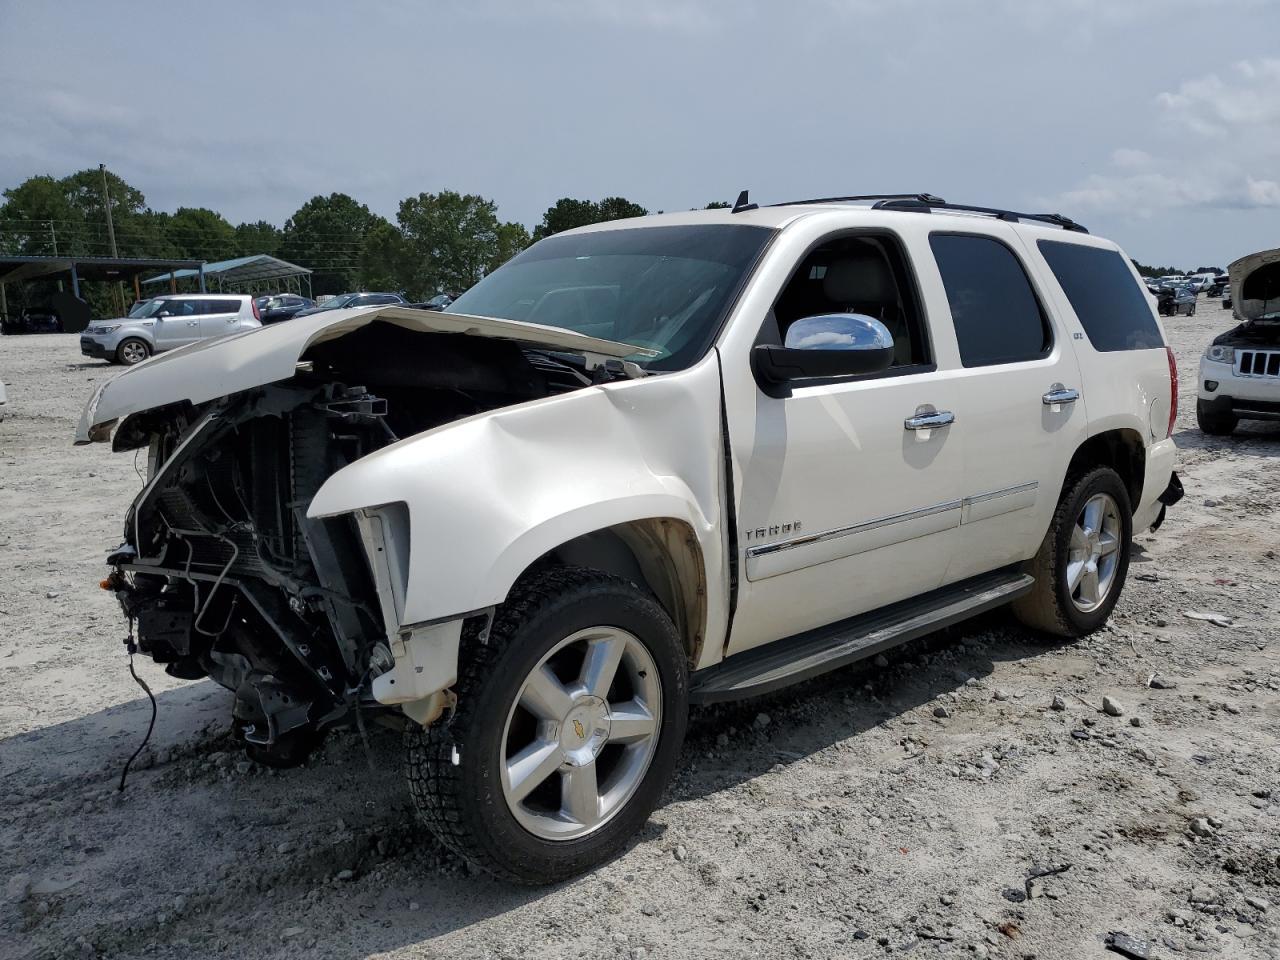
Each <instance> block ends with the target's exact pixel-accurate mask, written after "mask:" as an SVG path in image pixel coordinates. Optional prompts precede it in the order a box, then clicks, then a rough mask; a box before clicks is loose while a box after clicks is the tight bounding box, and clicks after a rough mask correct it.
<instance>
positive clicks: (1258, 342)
mask: <svg viewBox="0 0 1280 960" xmlns="http://www.w3.org/2000/svg"><path fill="white" fill-rule="evenodd" d="M1230 276H1231V289H1232V290H1234V291H1238V292H1237V293H1236V296H1235V299H1234V300H1233V301H1232V310H1233V311H1234V313H1235V315H1236V317H1237V318H1238V319H1239V320H1240V321H1241V322H1240V324H1239V325H1238V326H1236V327H1233V328H1232V329H1230V330H1228V331H1227V332H1226V333H1223V334H1220V335H1219V336H1218V337H1216V338H1215V339H1214V341H1213V343H1211V344H1209V347H1208V349H1206V350H1205V352H1204V356H1202V357H1201V358H1200V379H1199V384H1198V386H1199V389H1198V391H1197V396H1196V419H1197V421H1198V422H1199V424H1200V429H1201V430H1203V431H1204V432H1205V433H1208V434H1211V435H1215V436H1225V435H1226V434H1229V433H1231V431H1233V430H1234V429H1235V428H1236V425H1237V424H1239V422H1240V421H1241V420H1271V421H1276V420H1280V248H1277V249H1275V250H1263V251H1260V252H1258V253H1251V254H1249V255H1248V256H1247V257H1241V258H1240V259H1239V260H1237V261H1236V262H1235V263H1233V264H1231V267H1230ZM1223 306H1224V307H1225V306H1227V303H1226V302H1224V303H1223Z"/></svg>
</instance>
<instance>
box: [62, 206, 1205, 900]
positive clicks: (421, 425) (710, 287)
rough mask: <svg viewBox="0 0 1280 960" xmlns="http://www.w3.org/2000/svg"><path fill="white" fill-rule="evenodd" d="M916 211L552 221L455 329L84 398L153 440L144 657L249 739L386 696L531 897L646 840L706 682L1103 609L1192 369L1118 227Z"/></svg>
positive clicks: (403, 324) (269, 336) (843, 660)
mask: <svg viewBox="0 0 1280 960" xmlns="http://www.w3.org/2000/svg"><path fill="white" fill-rule="evenodd" d="M932 199H934V198H931V197H924V198H922V199H921V200H919V201H916V202H915V203H914V205H911V206H903V207H901V208H899V209H892V208H882V209H871V208H869V207H866V206H859V205H857V204H843V203H840V202H829V203H814V204H811V205H803V204H800V205H780V206H775V207H761V208H752V207H745V201H743V202H742V207H740V209H739V211H738V212H730V211H729V210H702V211H695V212H690V213H677V214H667V215H655V216H648V217H644V218H640V219H632V220H625V221H622V222H620V223H617V224H612V223H611V224H598V225H595V226H592V227H588V228H585V229H580V230H570V231H567V232H564V233H558V234H556V235H554V236H551V237H548V238H546V239H544V240H541V241H540V242H538V243H537V244H535V245H534V246H532V247H531V248H529V249H528V250H526V251H524V252H523V253H521V254H519V255H518V256H516V257H515V258H513V259H512V260H510V261H508V262H507V263H506V264H504V265H503V266H501V267H499V268H498V269H497V270H495V271H494V272H493V273H491V274H489V275H488V276H486V277H485V278H484V279H483V280H481V281H480V282H479V283H478V284H477V285H476V286H474V287H472V288H471V289H470V290H468V291H467V292H466V293H465V294H464V295H463V296H461V297H459V298H458V300H457V301H456V302H455V303H454V304H453V305H452V306H450V307H449V309H448V310H445V311H444V312H435V311H426V310H405V309H400V308H395V307H388V308H382V309H378V308H374V309H369V310H354V311H353V310H344V311H335V312H325V313H321V314H315V315H312V316H310V317H304V318H302V319H299V320H294V321H291V322H290V323H288V324H283V325H281V326H278V327H275V328H273V329H271V330H266V331H263V332H262V333H261V334H260V335H254V336H251V337H237V338H229V339H227V340H225V341H223V342H221V343H215V344H210V345H209V346H208V347H207V348H199V349H193V350H186V351H181V352H179V353H178V354H176V355H173V356H169V357H158V358H156V360H154V361H152V362H150V363H147V364H144V365H143V366H142V367H140V368H138V369H136V370H127V371H125V372H124V373H122V374H121V375H120V376H118V377H114V378H111V379H110V380H107V382H106V383H104V384H101V385H99V387H98V389H97V390H96V391H95V393H94V395H93V397H92V398H91V399H90V400H89V402H88V404H87V405H86V407H85V411H84V415H83V416H82V418H81V421H80V425H79V429H78V430H77V442H81V443H84V442H90V441H99V442H107V441H111V440H112V433H113V432H114V434H115V438H114V442H113V444H112V446H113V448H114V449H115V450H118V451H132V450H135V449H137V450H149V451H150V456H149V479H148V482H147V484H146V486H145V487H144V488H143V489H142V491H141V492H140V493H139V495H138V498H137V499H136V500H135V501H134V503H133V505H132V507H131V508H130V509H129V511H128V521H127V530H126V537H127V538H128V542H127V543H125V544H124V545H122V546H120V547H118V548H117V549H116V551H115V552H114V553H113V554H112V555H111V556H110V557H109V558H108V560H107V562H108V564H109V565H111V566H112V568H113V569H112V571H111V573H110V575H109V577H108V580H107V583H106V586H107V587H108V588H109V589H111V590H112V591H113V592H114V593H115V595H116V598H117V599H118V600H119V601H120V603H121V605H122V607H123V611H124V613H125V614H126V615H127V616H128V618H129V621H130V623H131V624H136V633H135V634H131V636H136V641H137V645H138V649H139V650H140V651H141V652H142V653H143V654H145V655H147V656H150V657H151V658H153V659H154V660H155V661H157V662H158V663H161V664H165V665H167V666H166V669H167V670H168V672H169V673H170V674H171V675H173V676H177V677H184V678H188V679H197V678H201V677H205V676H209V677H211V678H212V679H213V680H214V681H215V682H217V683H219V684H221V685H223V686H225V687H228V688H230V689H231V690H232V691H234V696H235V704H234V707H233V708H232V717H233V720H232V722H233V725H234V728H235V730H236V734H237V736H239V737H240V738H241V739H242V740H243V741H244V742H245V743H246V745H247V748H248V750H249V752H250V754H251V756H253V757H254V758H255V759H259V760H261V761H262V762H266V763H276V764H285V763H292V764H297V763H300V762H302V761H303V760H304V759H305V758H306V756H307V753H308V752H309V751H310V750H311V749H313V748H314V747H315V746H316V744H317V743H318V742H319V740H320V738H321V737H322V736H323V734H324V732H325V730H326V729H331V728H334V727H337V726H342V725H349V726H355V725H358V724H362V723H365V722H369V721H372V720H373V719H375V717H376V716H377V715H379V714H380V715H381V716H380V717H379V719H382V720H385V721H386V722H388V723H394V724H397V725H399V726H401V727H402V728H403V731H404V737H403V745H404V750H405V759H406V762H405V764H404V769H405V771H406V773H407V776H408V779H409V788H410V795H411V797H412V799H413V802H414V804H415V805H416V806H417V808H418V812H419V814H420V816H421V817H422V819H423V820H424V821H425V822H426V823H427V825H428V826H429V827H430V828H431V829H433V830H434V831H435V832H436V834H437V836H438V837H439V839H440V841H441V842H442V843H443V844H444V845H445V846H447V847H448V848H450V849H451V850H453V851H455V852H457V853H459V854H461V855H462V856H464V857H466V858H467V859H468V860H470V861H471V862H472V863H474V864H477V865H479V866H480V867H482V868H484V869H487V870H489V871H491V872H493V873H495V874H497V875H498V876H500V877H503V878H506V879H508V880H516V881H522V882H531V883H548V882H555V881H560V880H564V879H565V878H567V877H570V876H573V875H575V874H580V873H582V872H583V871H585V870H589V869H590V868H592V867H594V866H595V865H597V864H599V863H601V862H602V861H604V860H607V859H609V858H610V857H612V856H614V855H616V854H617V853H618V852H619V851H620V850H621V849H622V848H623V847H624V845H626V844H627V843H628V842H629V841H630V840H631V837H632V836H633V834H634V833H635V832H636V831H638V830H640V829H641V828H642V827H643V826H644V824H645V823H646V822H647V821H648V819H649V815H650V812H651V811H652V810H653V808H654V806H655V805H656V804H657V803H658V801H659V799H660V797H661V796H662V794H663V792H664V790H665V788H666V787H667V784H668V781H669V779H670V777H671V776H672V774H673V773H674V772H675V771H676V770H677V769H678V768H679V766H680V764H679V757H680V747H681V743H682V741H683V739H684V734H685V728H686V725H687V723H689V722H690V714H689V706H690V704H691V703H699V702H700V703H708V702H716V701H725V700H734V699H741V698H746V697H752V696H759V695H762V694H765V693H773V692H775V691H777V690H778V689H779V688H781V687H784V686H786V685H788V684H792V683H798V682H800V681H803V680H806V679H808V678H810V677H813V676H815V675H817V674H819V673H822V672H824V671H829V670H836V669H840V668H843V667H845V666H847V665H849V664H851V663H853V662H855V661H857V660H860V659H863V658H867V657H874V656H876V655H877V654H878V653H879V652H880V651H881V650H884V649H887V648H889V647H891V646H893V645H895V644H899V643H903V642H905V641H908V640H910V639H913V638H916V637H920V636H922V635H924V634H926V633H929V632H932V631H934V630H937V629H940V628H942V627H943V626H946V625H950V624H953V623H956V622H958V621H960V620H963V619H965V618H968V617H971V616H974V615H977V614H980V613H983V612H986V611H989V610H992V609H994V608H995V607H998V606H1001V605H1004V604H1012V606H1013V613H1014V614H1015V615H1016V616H1018V617H1019V618H1020V619H1021V621H1022V622H1023V623H1025V624H1027V625H1029V626H1030V627H1032V628H1034V629H1036V630H1040V631H1045V632H1048V633H1052V634H1057V635H1060V636H1066V637H1080V636H1083V635H1085V634H1088V633H1091V632H1093V631H1096V630H1099V629H1102V628H1103V627H1104V626H1105V624H1106V622H1107V620H1108V617H1109V616H1110V615H1111V611H1112V608H1113V607H1114V606H1115V604H1116V601H1117V600H1118V598H1119V597H1120V593H1121V590H1122V589H1123V588H1124V583H1125V577H1126V572H1127V570H1128V567H1129V559H1130V553H1131V540H1132V537H1133V535H1134V534H1135V533H1141V532H1143V531H1146V530H1148V529H1149V528H1151V527H1152V526H1153V525H1155V524H1158V523H1159V521H1160V520H1161V519H1162V517H1163V516H1164V510H1165V508H1166V507H1167V506H1169V505H1171V504H1172V503H1174V502H1176V500H1177V498H1178V496H1179V495H1180V492H1181V487H1180V485H1179V484H1178V481H1177V478H1176V476H1174V474H1173V462H1174V455H1175V450H1174V441H1173V439H1172V438H1171V436H1170V433H1171V431H1172V428H1173V424H1174V416H1175V414H1176V410H1177V399H1176V398H1177V383H1178V380H1177V369H1176V366H1175V363H1174V358H1173V353H1172V351H1171V350H1169V349H1168V348H1167V346H1166V343H1165V339H1164V335H1163V332H1162V330H1161V327H1160V323H1159V321H1158V318H1157V317H1156V316H1155V314H1154V313H1153V311H1152V310H1151V307H1150V305H1149V303H1148V301H1147V297H1146V295H1145V294H1144V293H1143V290H1142V287H1141V285H1140V284H1139V282H1138V276H1137V274H1136V273H1135V271H1134V269H1133V266H1132V264H1131V263H1130V261H1129V260H1128V258H1127V257H1125V256H1124V254H1123V253H1122V252H1121V251H1120V250H1119V249H1118V248H1117V247H1116V246H1115V244H1112V243H1109V242H1108V241H1106V240H1104V239H1102V238H1100V237H1097V236H1090V235H1087V234H1086V233H1084V232H1083V231H1082V228H1081V227H1079V226H1078V225H1077V224H1075V223H1073V222H1072V221H1070V220H1068V219H1066V218H1063V217H1057V216H1043V217H1035V216H1031V217H1028V216H1025V215H1019V214H1015V213H1005V214H1002V215H1001V217H1000V218H999V219H997V218H995V217H991V216H982V215H975V214H981V212H982V211H984V210H985V211H986V213H988V214H989V213H991V211H990V210H989V209H988V208H976V209H971V208H961V212H960V213H958V214H957V213H952V212H951V211H950V210H949V209H933V208H931V207H930V206H928V204H927V201H930V200H932ZM939 202H940V201H939ZM743 207H745V208H743ZM921 211H924V212H930V213H931V215H929V216H922V215H921ZM1027 221H1030V222H1027ZM925 300H927V301H928V303H927V309H926V303H925V302H924V301H925ZM103 379H104V380H106V378H103ZM362 718H368V719H367V720H366V719H362ZM692 720H693V722H695V723H705V722H706V715H705V714H702V713H699V714H695V715H694V716H693V718H692ZM702 733H703V735H704V736H705V731H703V732H702ZM361 779H365V778H362V777H360V776H359V775H357V776H355V777H353V778H352V780H349V781H347V780H344V781H338V780H337V778H334V779H333V780H332V781H331V782H332V783H333V784H334V789H341V790H344V791H349V790H352V789H359V786H353V784H358V783H359V782H360V780H361ZM317 785H318V786H323V785H320V784H317ZM228 801H229V802H234V798H232V797H228ZM944 802H949V801H944ZM322 803H323V799H320V800H318V801H317V804H316V805H312V806H310V807H307V806H299V807H298V808H296V809H289V810H287V811H284V812H283V814H282V815H283V816H285V817H296V818H299V819H307V818H313V817H314V811H315V809H316V807H317V806H318V805H319V804H322ZM963 804H964V800H963V799H961V800H957V801H955V806H954V807H953V808H952V810H953V812H954V814H955V815H956V816H962V815H963V814H964V812H965V809H966V808H965V807H964V806H963ZM172 815H173V816H175V817H177V816H183V815H184V814H183V812H182V811H177V810H175V811H173V812H172ZM156 829H157V830H163V829H165V825H164V823H163V822H162V821H160V822H157V824H156ZM265 836H266V834H264V833H261V832H260V833H259V834H258V835H257V836H256V837H253V838H245V843H247V844H250V843H260V842H262V839H263V837H265ZM722 840H724V841H725V842H728V840H727V839H726V837H725V836H724V835H721V834H717V833H708V834H707V835H706V836H705V837H704V838H702V842H703V845H704V849H705V856H706V857H707V858H708V860H714V858H716V857H717V855H718V854H717V851H716V845H717V844H719V843H721V842H722ZM593 883H594V881H587V884H588V885H590V884H593Z"/></svg>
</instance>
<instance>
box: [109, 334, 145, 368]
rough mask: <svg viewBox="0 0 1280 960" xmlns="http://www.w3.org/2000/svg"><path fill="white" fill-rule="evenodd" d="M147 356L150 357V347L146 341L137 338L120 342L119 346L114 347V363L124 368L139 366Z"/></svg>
mask: <svg viewBox="0 0 1280 960" xmlns="http://www.w3.org/2000/svg"><path fill="white" fill-rule="evenodd" d="M149 356H151V347H150V346H149V345H148V344H147V341H145V340H141V339H139V338H138V337H128V338H126V339H124V340H121V341H120V346H118V347H116V363H122V364H124V365H125V366H126V367H132V366H134V365H135V364H139V363H141V362H142V361H143V360H145V359H147V357H149Z"/></svg>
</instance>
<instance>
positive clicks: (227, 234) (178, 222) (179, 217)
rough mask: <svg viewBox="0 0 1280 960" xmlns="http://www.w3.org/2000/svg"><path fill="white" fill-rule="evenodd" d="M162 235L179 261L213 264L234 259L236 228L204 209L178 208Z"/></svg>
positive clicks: (216, 214)
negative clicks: (166, 238)
mask: <svg viewBox="0 0 1280 960" xmlns="http://www.w3.org/2000/svg"><path fill="white" fill-rule="evenodd" d="M165 235H166V236H167V237H168V239H169V242H170V243H171V244H172V246H173V249H174V250H176V251H177V252H178V256H180V257H189V258H191V259H193V260H210V261H216V260H229V259H230V258H231V257H233V256H235V251H236V229H235V227H233V226H231V224H230V223H228V222H227V220H226V218H225V217H223V216H222V214H220V213H214V212H213V211H212V210H207V209H205V208H204V207H179V208H178V209H177V211H176V212H175V213H174V214H173V216H172V217H170V218H169V221H168V223H166V224H165Z"/></svg>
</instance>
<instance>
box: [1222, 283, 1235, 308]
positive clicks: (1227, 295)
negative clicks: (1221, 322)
mask: <svg viewBox="0 0 1280 960" xmlns="http://www.w3.org/2000/svg"><path fill="white" fill-rule="evenodd" d="M1233 302H1234V301H1233V299H1232V296H1231V284H1230V283H1228V284H1227V285H1226V286H1225V287H1223V288H1222V309H1223V310H1230V309H1232V304H1233Z"/></svg>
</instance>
